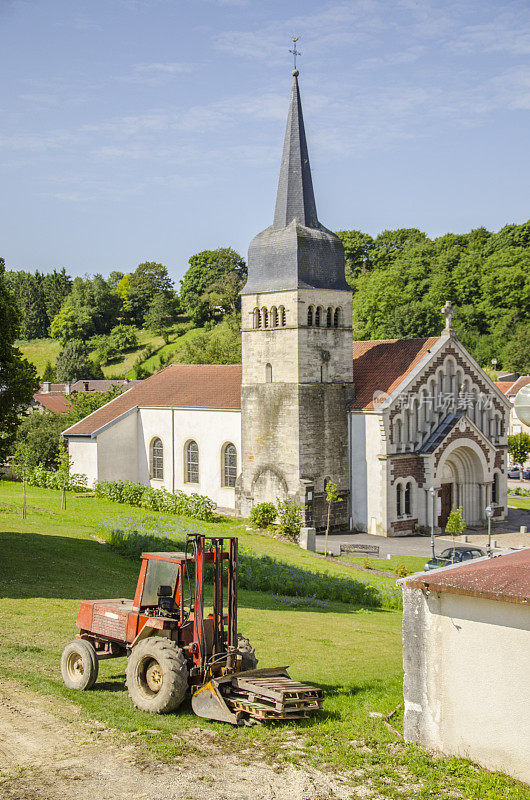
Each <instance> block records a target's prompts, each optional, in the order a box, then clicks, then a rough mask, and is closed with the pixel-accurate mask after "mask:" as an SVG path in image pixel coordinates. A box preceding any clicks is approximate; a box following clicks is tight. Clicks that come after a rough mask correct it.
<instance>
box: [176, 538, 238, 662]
mask: <svg viewBox="0 0 530 800" xmlns="http://www.w3.org/2000/svg"><path fill="white" fill-rule="evenodd" d="M225 542H228V547H227V549H225V547H226V546H225ZM189 543H191V545H192V547H193V560H194V565H195V587H194V604H193V605H194V613H193V641H194V642H195V643H196V645H197V647H196V648H195V652H194V654H193V660H194V663H195V665H196V666H197V667H199V669H200V670H201V673H203V674H204V673H206V671H207V669H208V667H209V666H213V664H214V663H215V662H216V661H217V660H219V661H221V660H225V658H226V668H227V669H233V668H235V664H236V651H237V538H235V537H233V536H204V535H203V534H198V535H196V536H188V537H187V539H186V551H187V548H188V544H189ZM225 561H226V562H227V565H228V569H227V612H228V613H227V615H226V634H225V613H224V604H223V600H224V598H223V562H225ZM207 564H212V565H213V650H212V655H211V657H210V658H209V659H208V654H207V647H206V637H205V633H204V573H205V566H206V565H207ZM183 569H185V566H184V564H183ZM183 577H184V576H182V578H181V581H179V583H180V584H181V586H183Z"/></svg>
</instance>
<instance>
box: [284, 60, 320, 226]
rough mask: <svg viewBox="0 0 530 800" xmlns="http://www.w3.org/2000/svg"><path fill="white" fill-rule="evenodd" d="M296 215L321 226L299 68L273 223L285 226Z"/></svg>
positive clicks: (288, 121) (294, 76)
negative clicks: (303, 109)
mask: <svg viewBox="0 0 530 800" xmlns="http://www.w3.org/2000/svg"><path fill="white" fill-rule="evenodd" d="M293 219H295V220H297V222H299V223H300V224H301V225H304V226H305V227H306V228H316V227H318V219H317V209H316V203H315V194H314V192H313V181H312V179H311V167H310V165H309V153H308V150H307V140H306V136H305V128H304V117H303V114H302V103H301V102H300V90H299V88H298V70H297V69H295V70H293V87H292V91H291V102H290V105H289V113H288V115H287V127H286V129H285V140H284V144H283V155H282V165H281V168H280V179H279V181H278V194H277V196H276V210H275V212H274V223H273V227H274V228H276V229H278V228H285V226H286V225H289V223H290V222H292V221H293Z"/></svg>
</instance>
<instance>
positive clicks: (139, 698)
mask: <svg viewBox="0 0 530 800" xmlns="http://www.w3.org/2000/svg"><path fill="white" fill-rule="evenodd" d="M126 684H127V689H128V691H129V696H130V698H131V700H132V701H133V703H134V705H135V706H136V708H139V709H140V710H141V711H148V712H149V713H150V714H167V713H168V712H170V711H175V710H176V709H177V708H178V707H179V706H180V704H181V703H182V701H183V700H184V697H185V695H186V692H187V690H188V665H187V663H186V658H185V656H184V653H183V652H182V650H181V649H180V647H179V646H178V645H177V643H176V642H173V641H171V639H166V638H164V637H162V636H150V637H149V638H148V639H142V641H140V642H138V644H137V645H136V646H135V647H133V649H132V652H131V654H130V656H129V658H128V660H127V671H126Z"/></svg>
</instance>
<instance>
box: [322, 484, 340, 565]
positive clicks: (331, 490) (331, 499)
mask: <svg viewBox="0 0 530 800" xmlns="http://www.w3.org/2000/svg"><path fill="white" fill-rule="evenodd" d="M326 503H327V504H328V521H327V524H326V539H325V543H324V555H326V556H327V554H328V534H329V523H330V521H331V506H332V505H333V503H342V500H341V499H340V497H339V492H338V489H337V484H336V483H333V481H328V482H327V483H326Z"/></svg>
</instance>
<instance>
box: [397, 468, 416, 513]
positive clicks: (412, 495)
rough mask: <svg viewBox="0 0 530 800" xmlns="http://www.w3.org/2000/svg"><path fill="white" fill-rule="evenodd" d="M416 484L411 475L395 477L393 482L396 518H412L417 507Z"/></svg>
mask: <svg viewBox="0 0 530 800" xmlns="http://www.w3.org/2000/svg"><path fill="white" fill-rule="evenodd" d="M417 494H418V484H417V482H416V480H415V479H414V478H413V477H412V475H408V476H407V477H405V478H397V480H396V481H395V483H394V504H395V509H396V514H395V517H396V519H412V517H414V516H415V513H416V509H417V507H418V505H417V504H418V496H417Z"/></svg>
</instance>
